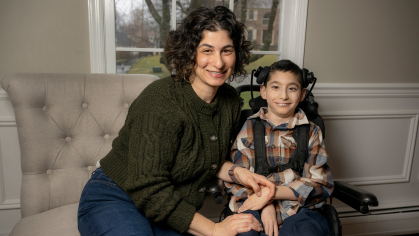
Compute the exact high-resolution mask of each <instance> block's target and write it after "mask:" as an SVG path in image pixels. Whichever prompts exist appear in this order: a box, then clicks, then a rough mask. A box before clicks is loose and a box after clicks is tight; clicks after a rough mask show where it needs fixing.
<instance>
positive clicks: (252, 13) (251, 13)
mask: <svg viewBox="0 0 419 236" xmlns="http://www.w3.org/2000/svg"><path fill="white" fill-rule="evenodd" d="M254 13H255V12H254V11H253V10H249V16H248V19H249V20H253V19H254V17H255V16H254Z"/></svg>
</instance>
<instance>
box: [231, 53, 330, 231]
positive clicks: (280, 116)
mask: <svg viewBox="0 0 419 236" xmlns="http://www.w3.org/2000/svg"><path fill="white" fill-rule="evenodd" d="M260 92H261V96H262V98H263V99H265V100H266V101H267V103H268V107H262V108H261V109H260V110H259V112H258V113H256V114H255V115H253V116H251V117H249V118H248V120H247V121H246V123H245V124H244V126H243V128H242V130H241V131H240V133H239V134H238V136H237V138H236V141H235V142H234V145H233V147H232V154H231V156H232V159H233V162H234V163H235V164H236V165H237V166H239V167H244V168H247V169H249V170H251V171H255V151H254V142H253V123H254V122H255V119H257V118H260V119H261V121H262V122H263V124H264V125H265V143H266V147H267V149H266V153H267V159H268V162H269V165H270V166H276V165H282V164H286V163H288V162H289V161H290V160H291V157H292V156H293V154H294V153H295V152H296V150H297V149H296V147H297V143H296V141H295V140H294V138H293V136H292V133H293V132H295V129H296V128H297V127H298V126H300V125H303V124H310V131H309V141H308V148H309V150H308V157H307V159H306V161H305V165H304V168H303V173H302V176H300V174H299V173H298V172H297V171H293V170H292V169H287V170H285V171H283V172H278V173H271V174H270V175H268V176H267V178H268V179H269V180H270V181H272V182H273V183H275V185H276V190H275V195H274V197H273V199H274V201H272V202H268V200H267V197H266V196H267V195H268V193H269V189H266V188H265V189H262V196H261V197H257V195H256V194H252V193H253V192H252V190H251V189H248V188H245V187H242V186H241V185H239V184H238V183H237V184H228V183H226V186H227V188H228V189H229V192H230V193H231V194H232V195H233V196H232V198H231V201H230V203H229V207H230V210H232V211H233V212H237V213H242V212H246V213H251V214H253V215H254V216H255V218H257V219H258V220H259V221H261V223H262V224H263V225H264V231H265V233H266V234H267V235H275V236H277V235H278V231H279V230H278V226H279V228H281V230H280V231H279V233H280V235H331V234H332V232H331V230H330V227H329V225H328V223H327V221H326V219H325V218H324V217H323V216H321V215H320V213H318V212H316V211H311V210H310V209H311V208H318V207H321V206H322V205H323V202H324V201H325V199H327V198H328V197H330V195H331V193H332V191H333V179H332V176H331V171H330V168H329V167H328V165H327V164H326V161H327V158H328V157H327V152H326V150H325V146H324V143H323V137H322V133H321V130H320V128H319V127H318V126H316V125H315V124H314V123H312V122H309V121H308V119H307V117H306V115H305V113H304V112H303V111H302V110H301V109H299V108H297V105H298V103H299V102H301V101H302V100H303V99H304V96H305V92H306V89H305V88H303V87H302V72H301V69H300V68H299V67H298V66H297V65H296V64H294V63H293V62H291V61H289V60H281V61H278V62H275V63H274V64H272V65H271V66H270V71H269V75H268V77H267V79H266V81H265V82H264V83H263V85H261V88H260ZM281 225H282V227H281ZM246 235H259V232H256V231H252V232H251V233H250V234H246ZM261 235H263V233H261Z"/></svg>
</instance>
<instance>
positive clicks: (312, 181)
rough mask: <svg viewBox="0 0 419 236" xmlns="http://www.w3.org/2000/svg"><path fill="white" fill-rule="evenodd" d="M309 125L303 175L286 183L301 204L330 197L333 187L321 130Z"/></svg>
mask: <svg viewBox="0 0 419 236" xmlns="http://www.w3.org/2000/svg"><path fill="white" fill-rule="evenodd" d="M311 126H312V127H311V129H310V139H309V156H308V158H307V160H306V163H305V164H304V170H303V176H302V177H301V178H299V179H296V180H294V181H293V182H291V183H289V184H287V186H288V187H290V188H291V189H292V190H293V192H294V194H295V196H296V197H297V199H298V201H299V203H300V205H301V206H304V205H311V204H316V203H319V202H321V201H323V200H324V199H326V198H328V197H330V195H331V194H332V192H333V189H334V184H333V178H332V173H331V170H330V168H329V166H328V165H327V164H326V162H327V159H328V154H327V152H326V148H325V145H324V141H323V138H322V133H321V130H320V128H319V127H318V126H316V125H314V124H311Z"/></svg>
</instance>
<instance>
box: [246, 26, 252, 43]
mask: <svg viewBox="0 0 419 236" xmlns="http://www.w3.org/2000/svg"><path fill="white" fill-rule="evenodd" d="M247 40H249V41H250V42H252V41H253V30H252V29H248V30H247Z"/></svg>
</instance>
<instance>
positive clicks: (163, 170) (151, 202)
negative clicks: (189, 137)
mask: <svg viewBox="0 0 419 236" xmlns="http://www.w3.org/2000/svg"><path fill="white" fill-rule="evenodd" d="M158 104H159V107H154V109H147V108H146V107H145V106H146V104H140V105H138V109H145V110H143V111H141V112H135V114H139V115H137V116H136V117H134V118H131V120H127V122H129V126H128V127H130V128H129V132H128V133H129V134H128V136H129V141H128V150H129V151H128V178H127V179H126V181H125V183H124V187H123V189H124V191H125V192H126V193H127V194H128V195H129V196H130V197H131V199H132V200H133V202H134V204H135V205H136V207H137V208H138V209H140V210H141V211H142V212H143V213H144V214H145V215H146V217H147V218H148V219H150V220H152V221H153V222H163V223H164V224H166V225H168V226H169V227H171V228H173V229H175V230H177V231H179V232H184V231H186V230H187V229H188V227H189V225H190V222H191V221H192V218H193V215H194V214H195V212H196V208H195V207H194V206H193V205H192V204H190V203H188V202H186V201H185V200H183V199H182V196H181V193H180V192H179V191H177V189H179V186H178V185H179V184H178V185H176V183H175V180H173V179H172V176H171V173H170V169H171V167H172V166H173V165H174V164H175V162H176V158H177V156H179V155H182V154H179V153H178V145H179V142H180V141H179V140H180V139H181V138H182V135H181V134H182V124H180V121H179V120H180V119H176V117H175V114H173V112H172V113H171V114H168V113H170V112H169V111H173V108H172V109H170V108H167V107H165V106H169V105H168V104H162V103H161V102H160V103H158ZM160 104H161V105H160ZM133 109H137V108H136V107H134V108H133ZM175 185H176V186H177V188H176V186H175Z"/></svg>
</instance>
